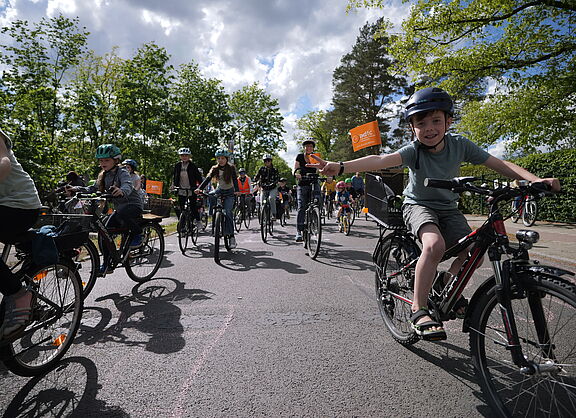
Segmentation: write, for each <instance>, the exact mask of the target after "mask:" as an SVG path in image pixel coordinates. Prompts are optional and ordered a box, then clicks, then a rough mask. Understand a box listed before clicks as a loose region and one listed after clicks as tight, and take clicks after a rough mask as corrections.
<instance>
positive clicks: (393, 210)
mask: <svg viewBox="0 0 576 418" xmlns="http://www.w3.org/2000/svg"><path fill="white" fill-rule="evenodd" d="M400 202H401V201H400V198H399V197H398V196H396V193H394V191H393V190H392V189H391V188H390V186H388V185H387V184H386V182H385V179H383V178H382V177H381V176H379V175H375V174H372V173H366V207H367V208H368V214H369V215H371V217H372V218H375V219H376V221H377V222H379V223H382V224H383V225H384V226H385V227H386V228H389V229H402V228H405V227H406V226H405V225H404V220H403V219H402V209H401V204H400Z"/></svg>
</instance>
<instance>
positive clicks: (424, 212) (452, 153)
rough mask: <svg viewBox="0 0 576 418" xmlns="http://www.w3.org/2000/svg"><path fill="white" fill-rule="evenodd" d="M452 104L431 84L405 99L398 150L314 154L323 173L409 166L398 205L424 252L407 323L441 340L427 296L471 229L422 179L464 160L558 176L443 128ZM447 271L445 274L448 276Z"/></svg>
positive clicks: (446, 195) (512, 172) (445, 194)
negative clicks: (405, 130)
mask: <svg viewBox="0 0 576 418" xmlns="http://www.w3.org/2000/svg"><path fill="white" fill-rule="evenodd" d="M453 114H454V104H453V101H452V98H451V97H450V95H449V94H448V93H446V92H445V91H444V90H442V89H439V88H436V87H433V88H432V87H431V88H425V89H422V90H419V91H417V92H416V93H414V94H413V95H412V97H411V98H410V99H409V100H408V103H407V104H406V108H405V111H404V117H405V119H406V120H407V121H408V123H409V124H410V128H411V130H412V135H413V137H415V141H413V142H412V143H411V144H409V145H407V146H405V147H403V148H401V149H400V150H399V151H397V152H394V153H391V154H384V155H370V156H367V157H362V158H358V159H356V160H352V161H347V162H328V161H324V160H322V159H318V160H319V162H318V163H317V164H309V166H310V167H316V168H319V169H320V170H321V172H322V173H323V174H325V175H342V174H343V173H352V172H356V171H373V170H380V169H383V168H389V167H396V166H403V167H408V168H409V181H408V185H407V186H406V188H405V189H404V192H403V195H404V204H403V206H402V211H403V217H404V221H405V223H406V225H407V227H408V228H409V230H410V231H411V232H412V233H414V235H415V236H416V237H418V239H419V240H420V241H421V243H422V256H421V257H420V258H419V260H418V262H417V263H416V273H415V275H416V278H415V284H414V301H413V304H412V312H413V313H412V316H411V317H410V322H411V325H412V328H413V329H414V331H415V332H416V334H418V335H420V336H421V337H422V338H424V339H434V340H439V339H445V338H446V332H445V331H444V328H443V327H442V324H441V323H439V322H437V321H435V320H433V319H432V318H431V316H430V312H429V310H428V295H429V293H430V289H431V288H432V283H433V282H434V278H435V277H436V274H437V268H438V264H439V263H440V261H441V259H442V256H443V254H444V251H445V249H446V248H449V247H451V246H452V245H454V244H455V243H456V242H458V240H459V239H460V238H462V237H464V236H465V235H467V234H468V233H470V232H471V229H470V226H469V225H468V223H467V221H466V218H465V217H464V215H463V214H462V213H461V212H460V211H459V210H458V208H457V203H458V195H457V194H455V193H453V192H451V191H449V190H443V189H433V188H426V187H424V179H425V178H427V177H430V178H444V179H450V178H453V177H457V176H458V174H459V171H460V164H461V163H462V162H470V163H472V164H483V165H485V166H486V167H488V168H490V169H492V170H494V171H496V172H498V173H499V174H501V175H503V176H505V177H508V178H512V179H524V180H528V181H531V182H536V181H543V182H545V183H548V184H549V185H550V186H552V189H553V190H555V191H558V190H560V183H559V181H558V179H556V178H546V179H541V178H539V177H537V176H535V175H534V174H532V173H530V172H528V171H527V170H525V169H523V168H521V167H519V166H517V165H516V164H514V163H511V162H508V161H503V160H500V159H499V158H496V157H494V156H492V155H490V154H489V153H488V152H486V151H484V150H483V149H481V148H480V147H479V146H478V145H476V144H475V143H473V142H471V141H470V140H468V139H467V138H464V137H463V136H460V135H456V134H451V133H447V131H448V128H449V127H450V125H451V124H452V120H453V119H452V117H453ZM466 253H467V250H464V251H462V252H461V253H460V254H459V255H458V257H457V258H456V259H455V260H454V261H453V262H452V265H451V266H450V268H449V270H448V273H447V274H446V275H444V281H445V282H446V281H447V280H446V279H448V278H449V275H450V274H452V275H454V274H456V273H457V272H458V270H459V269H460V266H461V265H462V263H463V262H464V259H465V257H466ZM446 276H448V277H446ZM466 305H467V302H466V300H465V299H464V298H462V299H461V301H460V303H458V304H457V305H456V307H455V310H456V311H457V312H456V313H457V315H458V316H462V314H463V313H464V311H465V309H466Z"/></svg>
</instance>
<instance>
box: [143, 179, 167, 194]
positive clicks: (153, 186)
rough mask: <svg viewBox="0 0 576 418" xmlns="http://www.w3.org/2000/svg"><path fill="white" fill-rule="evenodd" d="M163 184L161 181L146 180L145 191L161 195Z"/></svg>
mask: <svg viewBox="0 0 576 418" xmlns="http://www.w3.org/2000/svg"><path fill="white" fill-rule="evenodd" d="M163 185H164V183H162V182H161V181H154V180H146V193H152V194H159V195H161V194H162V186H163Z"/></svg>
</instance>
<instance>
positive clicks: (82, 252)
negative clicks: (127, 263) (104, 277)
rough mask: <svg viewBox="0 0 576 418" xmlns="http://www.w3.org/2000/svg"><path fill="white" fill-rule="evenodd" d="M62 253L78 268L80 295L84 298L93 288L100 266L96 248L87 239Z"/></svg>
mask: <svg viewBox="0 0 576 418" xmlns="http://www.w3.org/2000/svg"><path fill="white" fill-rule="evenodd" d="M62 255H64V256H66V257H68V256H69V257H70V261H72V263H73V264H74V265H75V266H76V270H78V274H79V275H80V283H81V284H82V296H83V297H84V298H86V297H87V296H88V295H89V294H90V292H91V291H92V289H93V288H94V285H95V284H96V279H97V278H98V270H99V268H100V254H99V253H98V248H96V245H95V244H94V243H93V242H92V241H91V240H90V239H88V240H87V241H86V242H85V243H84V244H82V245H81V246H80V247H78V248H74V249H71V250H66V251H64V252H63V253H62Z"/></svg>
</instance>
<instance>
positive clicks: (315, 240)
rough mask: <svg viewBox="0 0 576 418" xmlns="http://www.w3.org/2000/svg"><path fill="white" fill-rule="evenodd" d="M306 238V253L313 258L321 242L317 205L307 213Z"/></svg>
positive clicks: (320, 225)
mask: <svg viewBox="0 0 576 418" xmlns="http://www.w3.org/2000/svg"><path fill="white" fill-rule="evenodd" d="M306 240H307V245H306V247H307V248H308V255H309V256H310V258H312V259H313V260H315V259H316V257H318V253H319V252H320V243H321V242H322V224H321V221H320V210H319V208H318V207H314V208H312V209H311V210H310V212H309V213H308V225H307V233H306Z"/></svg>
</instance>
